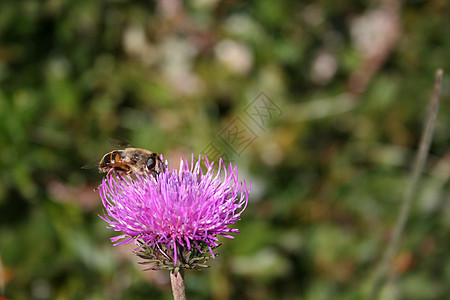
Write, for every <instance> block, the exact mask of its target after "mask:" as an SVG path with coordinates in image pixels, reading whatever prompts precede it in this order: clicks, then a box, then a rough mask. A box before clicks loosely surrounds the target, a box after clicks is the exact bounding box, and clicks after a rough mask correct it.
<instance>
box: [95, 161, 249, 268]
mask: <svg viewBox="0 0 450 300" xmlns="http://www.w3.org/2000/svg"><path fill="white" fill-rule="evenodd" d="M201 162H203V165H204V167H205V168H206V171H205V172H203V171H202V168H201V165H202V164H201ZM213 165H214V163H209V161H208V159H207V157H206V156H205V158H203V160H202V157H201V156H199V159H198V161H197V162H195V163H194V156H193V155H192V158H191V163H190V165H189V163H188V161H187V160H186V161H183V160H181V161H180V169H179V170H176V169H172V168H170V167H167V168H166V170H165V171H164V172H162V173H160V174H158V175H157V177H156V178H155V177H154V176H152V175H142V176H140V175H136V178H133V177H131V176H129V175H126V176H122V177H117V176H114V175H110V176H107V177H106V178H104V179H103V182H102V184H101V185H100V187H99V192H100V197H101V199H102V202H103V205H104V207H105V209H106V212H105V215H104V216H100V218H102V219H103V220H105V221H106V222H108V223H109V227H108V228H110V229H113V230H115V231H121V232H123V233H124V234H121V235H119V236H116V237H113V238H111V241H113V242H114V243H115V244H114V246H116V245H120V244H128V243H131V242H134V243H135V244H137V245H140V248H142V247H147V249H151V252H152V251H153V252H158V253H162V254H163V256H162V258H165V259H169V260H170V261H171V265H172V266H176V265H177V260H178V259H179V257H181V260H183V255H185V254H186V253H187V252H188V251H191V250H195V253H197V254H198V253H200V254H201V253H202V252H203V251H202V249H209V252H210V253H211V256H212V257H213V258H214V254H213V250H212V249H213V248H215V247H217V246H219V244H218V236H219V235H221V236H224V237H227V238H234V237H233V236H232V235H231V234H233V233H238V232H239V230H238V229H235V228H229V226H230V225H232V224H234V223H235V222H236V221H237V220H239V218H240V216H241V214H242V212H243V211H244V210H245V208H246V206H247V203H248V195H249V193H250V187H249V188H248V189H247V186H246V183H245V181H244V182H242V181H239V180H238V174H237V167H233V165H232V164H231V163H230V164H229V165H228V166H225V165H224V163H223V161H222V159H220V161H219V167H218V171H217V173H216V170H215V168H213ZM138 249H139V248H138ZM191 252H192V251H191ZM140 256H141V255H140ZM160 256H161V255H160ZM141 257H143V256H141ZM156 257H158V255H156ZM151 258H152V260H155V259H154V258H155V255H151ZM183 263H184V264H186V263H187V264H189V263H188V262H185V261H184V262H183ZM165 264H166V265H167V263H165Z"/></svg>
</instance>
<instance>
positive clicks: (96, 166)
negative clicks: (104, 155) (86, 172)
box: [81, 162, 98, 169]
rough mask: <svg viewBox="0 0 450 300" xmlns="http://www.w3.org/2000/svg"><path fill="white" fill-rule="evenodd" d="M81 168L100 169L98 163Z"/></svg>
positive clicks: (91, 163)
mask: <svg viewBox="0 0 450 300" xmlns="http://www.w3.org/2000/svg"><path fill="white" fill-rule="evenodd" d="M81 168H82V169H97V168H98V163H96V162H90V163H87V164H85V165H83V166H82V167H81Z"/></svg>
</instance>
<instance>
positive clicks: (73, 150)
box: [0, 0, 450, 300]
mask: <svg viewBox="0 0 450 300" xmlns="http://www.w3.org/2000/svg"><path fill="white" fill-rule="evenodd" d="M438 68H443V69H444V81H443V90H442V103H441V106H440V112H439V116H438V120H437V126H436V132H435V138H434V140H433V143H432V145H431V151H430V157H429V160H428V163H427V166H426V172H425V174H424V176H423V178H422V180H421V182H420V186H419V192H418V193H417V199H416V200H415V202H414V205H413V209H412V212H411V215H410V220H409V222H408V225H407V230H406V236H405V238H404V239H403V240H402V243H401V245H400V250H399V253H398V255H396V257H395V259H394V261H393V263H392V265H391V272H392V276H391V281H390V282H389V284H388V285H387V286H386V287H385V289H384V290H383V291H382V296H381V297H380V299H444V298H447V297H449V295H450V292H449V286H450V255H449V251H450V246H449V244H450V243H449V236H450V207H449V195H450V194H449V192H450V186H449V181H448V179H449V176H450V149H449V141H450V136H449V130H448V129H449V128H450V118H449V115H450V102H449V100H450V81H449V79H448V78H449V77H448V75H446V74H445V72H447V74H448V72H449V71H450V2H448V1H445V0H430V1H420V0H414V1H403V2H402V1H399V0H383V1H350V0H346V1H333V0H324V1H288V0H279V1H270V0H260V1H245V2H244V1H220V0H195V1H186V2H184V3H183V2H181V1H179V0H160V1H149V0H148V1H142V0H141V1H126V0H110V1H74V0H71V1H70V0H48V1H32V0H23V1H13V0H3V1H2V2H1V4H0V177H1V180H0V265H1V269H0V279H1V280H0V295H5V296H6V297H8V298H10V299H171V297H172V296H171V291H170V284H169V281H168V280H169V276H168V273H166V272H163V271H160V272H155V271H150V272H142V271H141V270H142V269H143V267H142V266H140V265H138V264H137V263H136V262H137V261H138V259H137V258H135V256H134V255H133V254H132V253H131V250H132V249H133V246H129V247H128V248H127V247H126V246H120V247H113V246H112V244H111V242H110V241H109V238H110V237H111V236H113V235H114V232H113V231H110V230H107V229H106V223H105V222H103V221H102V220H100V219H99V218H98V216H97V214H100V213H102V208H101V203H100V199H99V196H98V194H97V193H96V192H94V191H93V188H94V187H95V186H96V185H98V184H99V183H100V181H101V178H102V175H101V174H98V172H97V171H96V170H95V169H94V170H82V169H81V168H80V167H81V166H83V165H85V164H86V163H91V162H97V161H98V160H99V159H100V158H101V157H102V155H103V154H105V153H106V152H108V151H111V150H113V149H114V148H113V146H111V145H110V144H108V140H109V138H110V137H120V138H122V139H124V140H127V141H129V142H130V143H132V144H133V145H136V146H139V147H143V148H148V149H150V150H152V151H156V152H159V153H163V154H164V155H165V157H166V158H167V159H169V161H170V164H171V165H172V166H176V165H177V164H178V161H179V158H180V157H190V155H191V153H195V154H196V155H197V154H198V153H206V154H208V155H210V156H214V155H215V154H220V155H221V156H224V157H226V158H227V159H229V160H232V161H234V162H235V163H236V164H237V165H238V167H239V172H240V173H239V174H240V177H241V178H242V179H245V180H247V181H249V180H251V182H252V193H251V199H250V204H249V207H248V208H247V210H246V211H245V213H244V214H243V217H242V220H241V221H240V222H238V223H237V225H236V226H237V227H238V228H239V229H240V231H241V234H238V235H236V238H235V239H234V240H228V239H223V240H222V241H223V243H224V245H223V246H222V247H221V248H219V249H218V250H219V252H220V256H218V258H217V259H216V260H215V261H212V263H211V265H212V267H211V268H209V269H207V270H205V271H202V272H197V271H189V272H187V273H186V289H187V294H188V298H189V299H220V300H222V299H364V298H365V297H366V295H367V293H368V291H369V290H370V285H371V280H372V276H373V273H374V270H375V269H376V267H377V266H378V263H379V261H380V257H381V255H382V253H383V250H384V248H385V246H386V244H387V243H388V241H389V237H390V236H391V233H392V228H393V224H394V223H395V220H396V217H397V215H398V212H399V208H400V205H401V199H402V195H403V193H404V190H405V187H406V183H407V180H408V178H409V174H410V169H411V166H412V162H413V159H414V155H415V151H416V149H417V145H418V142H419V139H420V134H421V131H422V125H423V122H424V118H425V116H426V110H427V106H428V101H429V99H430V97H431V94H432V89H433V82H434V76H435V72H436V69H438ZM264 104H266V106H265V105H264ZM262 122H264V123H262ZM213 150H214V151H216V152H214V151H213Z"/></svg>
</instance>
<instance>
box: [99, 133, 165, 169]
mask: <svg viewBox="0 0 450 300" xmlns="http://www.w3.org/2000/svg"><path fill="white" fill-rule="evenodd" d="M111 142H112V143H114V144H116V145H118V146H120V147H122V148H124V149H121V150H113V151H111V152H108V153H106V154H105V155H104V156H103V158H102V159H101V160H100V162H99V163H98V170H99V172H101V173H107V175H109V174H110V173H111V172H113V171H115V172H117V173H119V174H123V173H125V174H131V173H135V174H139V175H143V174H145V173H149V174H152V175H158V174H159V173H161V172H163V171H164V168H165V164H164V163H163V162H162V160H161V158H160V155H159V154H158V153H155V152H151V151H149V150H146V149H141V148H135V147H133V146H132V145H131V144H129V143H127V142H124V141H122V140H118V139H114V140H112V141H111Z"/></svg>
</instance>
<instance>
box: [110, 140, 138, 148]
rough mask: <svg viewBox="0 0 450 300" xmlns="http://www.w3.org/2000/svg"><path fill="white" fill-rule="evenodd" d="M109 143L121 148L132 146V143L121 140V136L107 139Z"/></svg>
mask: <svg viewBox="0 0 450 300" xmlns="http://www.w3.org/2000/svg"><path fill="white" fill-rule="evenodd" d="M109 143H110V144H111V145H113V146H114V147H118V148H121V149H125V148H134V147H133V145H131V144H130V143H128V142H126V141H124V140H122V139H121V138H118V137H112V138H110V139H109Z"/></svg>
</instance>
